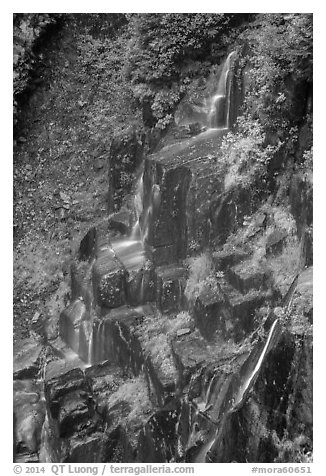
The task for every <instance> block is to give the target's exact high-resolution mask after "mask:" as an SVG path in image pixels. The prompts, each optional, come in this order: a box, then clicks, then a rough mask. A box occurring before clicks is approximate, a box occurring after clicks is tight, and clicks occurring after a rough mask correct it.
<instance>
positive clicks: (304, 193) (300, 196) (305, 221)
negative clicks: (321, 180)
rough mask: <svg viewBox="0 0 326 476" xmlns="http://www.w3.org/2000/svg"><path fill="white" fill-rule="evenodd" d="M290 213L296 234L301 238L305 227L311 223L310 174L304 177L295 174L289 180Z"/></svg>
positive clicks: (311, 190) (301, 174)
mask: <svg viewBox="0 0 326 476" xmlns="http://www.w3.org/2000/svg"><path fill="white" fill-rule="evenodd" d="M290 204H291V213H292V215H293V216H294V218H295V221H296V224H297V229H298V234H299V236H300V237H301V235H302V233H303V232H304V230H305V227H306V226H309V225H311V224H312V221H313V188H312V174H310V175H309V176H305V175H304V174H303V173H300V172H298V173H296V174H294V175H293V176H292V178H291V185H290Z"/></svg>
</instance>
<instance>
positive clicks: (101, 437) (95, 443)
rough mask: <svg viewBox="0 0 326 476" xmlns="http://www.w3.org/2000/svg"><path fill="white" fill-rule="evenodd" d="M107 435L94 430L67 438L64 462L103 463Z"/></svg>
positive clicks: (105, 460) (104, 460)
mask: <svg viewBox="0 0 326 476" xmlns="http://www.w3.org/2000/svg"><path fill="white" fill-rule="evenodd" d="M108 440H109V437H108V435H106V434H105V433H100V432H96V433H93V434H91V435H85V436H82V437H80V436H74V437H73V438H71V439H70V440H69V443H68V448H69V449H68V450H67V453H68V454H67V457H66V458H64V460H63V462H64V463H76V462H78V463H104V462H107V459H106V458H105V454H106V446H107V444H108V442H109V441H108Z"/></svg>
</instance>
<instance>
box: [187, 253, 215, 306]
mask: <svg viewBox="0 0 326 476" xmlns="http://www.w3.org/2000/svg"><path fill="white" fill-rule="evenodd" d="M188 266H189V277H188V280H187V285H186V289H185V296H186V298H187V299H188V301H189V302H191V303H194V302H195V300H196V298H197V297H198V296H199V295H200V294H201V292H203V291H204V290H206V289H212V290H214V289H217V286H218V282H217V277H218V276H217V274H216V272H215V269H214V265H213V262H212V259H211V256H210V255H209V253H207V252H206V253H202V254H201V255H199V256H196V257H194V258H190V259H189V260H188Z"/></svg>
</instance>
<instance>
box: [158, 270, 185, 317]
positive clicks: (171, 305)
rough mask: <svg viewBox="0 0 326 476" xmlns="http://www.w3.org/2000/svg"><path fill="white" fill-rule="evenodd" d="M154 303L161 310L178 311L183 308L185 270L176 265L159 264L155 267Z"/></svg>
mask: <svg viewBox="0 0 326 476" xmlns="http://www.w3.org/2000/svg"><path fill="white" fill-rule="evenodd" d="M156 275H157V285H156V289H157V293H156V304H157V306H158V308H159V309H160V311H161V312H169V311H178V310H181V309H183V308H184V305H185V297H184V289H185V287H186V278H187V270H186V269H185V268H183V267H182V266H178V265H167V266H161V267H159V268H157V269H156Z"/></svg>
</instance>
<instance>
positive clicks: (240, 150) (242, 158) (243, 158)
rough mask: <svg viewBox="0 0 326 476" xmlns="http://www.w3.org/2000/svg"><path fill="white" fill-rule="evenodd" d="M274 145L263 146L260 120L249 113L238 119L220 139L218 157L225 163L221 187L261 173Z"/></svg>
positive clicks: (262, 174) (264, 143) (244, 181)
mask: <svg viewBox="0 0 326 476" xmlns="http://www.w3.org/2000/svg"><path fill="white" fill-rule="evenodd" d="M280 146H281V142H279V144H278V145H277V146H271V145H266V134H265V132H264V130H263V127H262V125H261V123H260V122H259V121H258V120H254V119H252V118H251V117H250V115H246V116H241V117H239V118H238V121H237V127H236V130H235V131H234V132H229V133H228V134H227V135H226V136H225V137H224V138H223V141H222V145H221V152H222V159H223V160H224V162H225V165H226V166H227V170H228V171H227V174H226V176H225V188H226V189H228V188H230V187H231V186H234V185H236V184H237V183H239V182H241V183H250V182H252V181H253V179H254V178H255V176H257V175H260V176H264V174H265V173H266V171H267V166H268V163H269V162H270V160H271V159H272V157H273V154H275V152H276V151H277V150H278V149H279V147H280Z"/></svg>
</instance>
